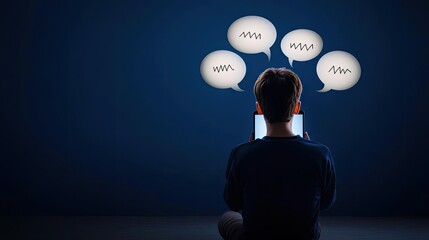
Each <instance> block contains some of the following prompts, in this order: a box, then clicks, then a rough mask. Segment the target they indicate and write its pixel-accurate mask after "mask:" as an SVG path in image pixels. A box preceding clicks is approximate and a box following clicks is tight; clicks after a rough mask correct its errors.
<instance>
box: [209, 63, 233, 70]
mask: <svg viewBox="0 0 429 240" xmlns="http://www.w3.org/2000/svg"><path fill="white" fill-rule="evenodd" d="M229 68H231V70H232V71H234V68H232V67H231V64H228V66H227V65H220V66H219V67H218V66H216V67H213V72H221V71H222V72H223V71H225V72H228V69H229Z"/></svg>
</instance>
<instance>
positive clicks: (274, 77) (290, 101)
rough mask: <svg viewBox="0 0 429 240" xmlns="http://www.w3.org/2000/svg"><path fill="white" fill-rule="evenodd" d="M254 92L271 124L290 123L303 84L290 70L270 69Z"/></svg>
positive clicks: (265, 72) (263, 74)
mask: <svg viewBox="0 0 429 240" xmlns="http://www.w3.org/2000/svg"><path fill="white" fill-rule="evenodd" d="M253 91H254V93H255V97H256V101H258V103H259V105H260V107H261V109H262V112H263V113H264V117H265V119H266V120H267V121H268V122H269V123H275V122H289V121H290V119H291V118H292V116H293V111H294V109H295V106H296V104H297V102H298V101H299V99H300V97H301V92H302V84H301V80H300V79H299V77H298V75H296V74H295V73H294V72H292V71H291V70H289V69H286V68H268V69H266V70H265V71H264V72H262V73H261V75H259V77H258V79H257V80H256V82H255V86H254V88H253Z"/></svg>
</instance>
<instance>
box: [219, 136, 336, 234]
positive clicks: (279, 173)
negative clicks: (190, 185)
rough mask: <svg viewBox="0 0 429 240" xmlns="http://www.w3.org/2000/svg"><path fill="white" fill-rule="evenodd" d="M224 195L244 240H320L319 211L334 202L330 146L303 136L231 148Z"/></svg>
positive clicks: (262, 141)
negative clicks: (238, 217) (235, 213)
mask: <svg viewBox="0 0 429 240" xmlns="http://www.w3.org/2000/svg"><path fill="white" fill-rule="evenodd" d="M226 177H227V182H226V185H225V192H224V199H225V201H226V203H227V204H228V206H229V207H230V209H231V210H233V211H241V212H242V215H243V227H244V233H245V236H246V238H247V239H294V240H299V239H312V240H313V239H318V238H319V236H320V227H319V212H320V211H321V210H324V209H328V208H329V207H330V206H331V205H332V204H333V202H334V201H335V196H336V191H335V168H334V162H333V160H332V157H331V153H330V150H329V149H328V148H327V147H326V146H324V145H322V144H320V143H317V142H314V141H311V140H306V139H304V138H302V137H300V136H299V135H298V136H295V137H267V136H265V137H264V138H263V139H257V140H255V141H251V142H248V143H244V144H241V145H238V146H237V147H235V148H234V149H233V150H232V151H231V155H230V158H229V163H228V167H227V173H226Z"/></svg>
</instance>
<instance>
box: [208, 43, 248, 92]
mask: <svg viewBox="0 0 429 240" xmlns="http://www.w3.org/2000/svg"><path fill="white" fill-rule="evenodd" d="M200 73H201V76H202V77H203V79H204V81H205V82H206V83H207V84H209V85H210V86H212V87H214V88H219V89H226V88H232V89H234V90H235V91H243V90H242V89H241V88H240V87H239V86H238V83H239V82H241V80H243V78H244V76H245V75H246V64H245V63H244V61H243V59H242V58H241V57H240V56H238V55H237V54H236V53H233V52H231V51H227V50H217V51H214V52H211V53H209V54H208V55H207V56H205V57H204V59H203V61H202V62H201V65H200Z"/></svg>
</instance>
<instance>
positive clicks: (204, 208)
mask: <svg viewBox="0 0 429 240" xmlns="http://www.w3.org/2000/svg"><path fill="white" fill-rule="evenodd" d="M384 2H385V1H382V0H377V1H374V0H363V1H355V2H352V1H338V2H335V1H323V2H322V1H321V2H308V1H272V0H265V1H245V2H243V3H237V2H230V1H227V0H218V1H188V2H167V1H156V3H155V1H153V2H152V3H147V2H144V1H29V2H23V1H9V3H6V2H2V3H1V6H0V11H1V14H0V19H1V22H0V23H1V29H0V79H1V81H0V113H1V117H0V134H1V137H0V158H1V161H0V166H1V168H0V214H2V215H10V214H18V215H26V214H109V215H110V214H131V215H182V214H186V215H216V214H221V213H222V211H224V210H225V209H226V205H225V204H224V202H223V200H222V191H223V184H224V173H225V167H226V162H227V158H228V156H229V152H230V150H231V148H232V147H234V146H235V145H236V144H239V143H242V142H245V141H247V139H248V136H249V133H250V131H251V128H252V118H251V114H252V111H253V110H254V102H255V99H254V96H253V93H252V87H253V84H254V81H255V79H256V77H257V76H258V74H259V73H260V72H262V71H263V70H264V69H265V68H267V67H282V66H285V67H289V65H288V63H287V58H286V57H285V56H284V55H283V53H282V52H281V49H280V41H281V38H282V37H283V36H284V35H285V34H286V33H288V32H289V31H291V30H294V29H298V28H309V29H312V30H314V31H316V32H318V33H319V34H320V35H321V36H322V38H323V40H324V48H323V50H322V53H321V55H322V54H324V53H327V52H329V51H332V50H344V51H348V52H350V53H352V54H353V55H354V56H356V58H357V59H358V60H359V61H360V63H361V67H362V76H361V79H360V81H359V82H358V84H357V85H355V86H354V87H353V88H352V89H350V90H347V91H330V92H327V93H318V92H316V90H318V89H321V87H322V83H321V82H320V81H319V80H318V78H317V75H316V71H315V67H316V63H317V61H318V59H319V58H320V57H321V55H319V56H318V57H316V58H315V59H313V60H311V61H308V62H295V64H294V68H293V70H294V71H295V72H297V73H298V74H299V75H300V76H301V79H302V82H303V84H304V92H303V95H302V103H303V109H304V110H305V111H306V120H305V121H306V122H305V124H306V128H307V130H308V131H309V134H310V136H311V138H312V139H313V140H316V141H320V142H322V143H325V144H326V145H328V146H329V147H330V148H331V151H332V154H333V157H334V160H335V163H336V168H337V177H338V200H337V203H336V204H335V206H334V207H333V208H332V209H331V210H330V211H329V212H327V213H325V214H334V215H383V216H384V215H426V216H427V215H429V206H428V204H427V203H428V202H429V188H428V187H427V186H429V175H428V169H429V158H428V155H427V153H426V152H427V149H425V147H426V145H427V143H428V141H427V136H428V134H429V132H428V129H429V128H428V124H427V116H428V115H429V114H428V106H427V104H428V103H429V98H428V93H427V92H428V89H429V84H428V79H427V76H428V65H427V60H426V57H427V56H428V54H429V51H428V49H429V48H428V45H427V41H428V40H429V39H428V30H427V25H425V24H426V22H427V20H428V19H427V18H426V17H425V15H426V14H427V13H426V12H425V10H424V8H423V4H422V3H417V2H414V3H413V2H412V1H389V2H386V3H384ZM422 2H423V1H422ZM245 15H259V16H262V17H265V18H267V19H269V20H270V21H271V22H272V23H273V24H274V25H275V27H276V28H277V34H278V37H277V41H276V42H275V44H274V46H273V47H272V49H271V51H272V58H271V62H267V58H266V56H265V55H264V54H253V55H248V54H242V53H239V52H237V51H235V50H234V49H233V48H232V47H231V46H230V45H229V43H228V41H227V38H226V32H227V29H228V27H229V25H230V24H231V23H232V22H233V21H234V20H236V19H238V18H239V17H242V16H245ZM219 49H226V50H231V51H234V52H236V53H238V54H239V55H240V56H241V57H242V58H243V59H244V61H245V62H246V64H247V69H248V71H247V74H246V77H245V79H244V80H243V81H242V82H241V83H240V87H241V88H243V89H244V90H245V91H244V92H235V91H233V90H231V89H228V90H218V89H214V88H211V87H210V86H208V85H207V84H206V83H205V82H204V81H203V80H202V78H201V76H200V73H199V65H200V62H201V60H202V59H203V58H204V56H205V55H206V54H208V53H210V52H212V51H214V50H219Z"/></svg>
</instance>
